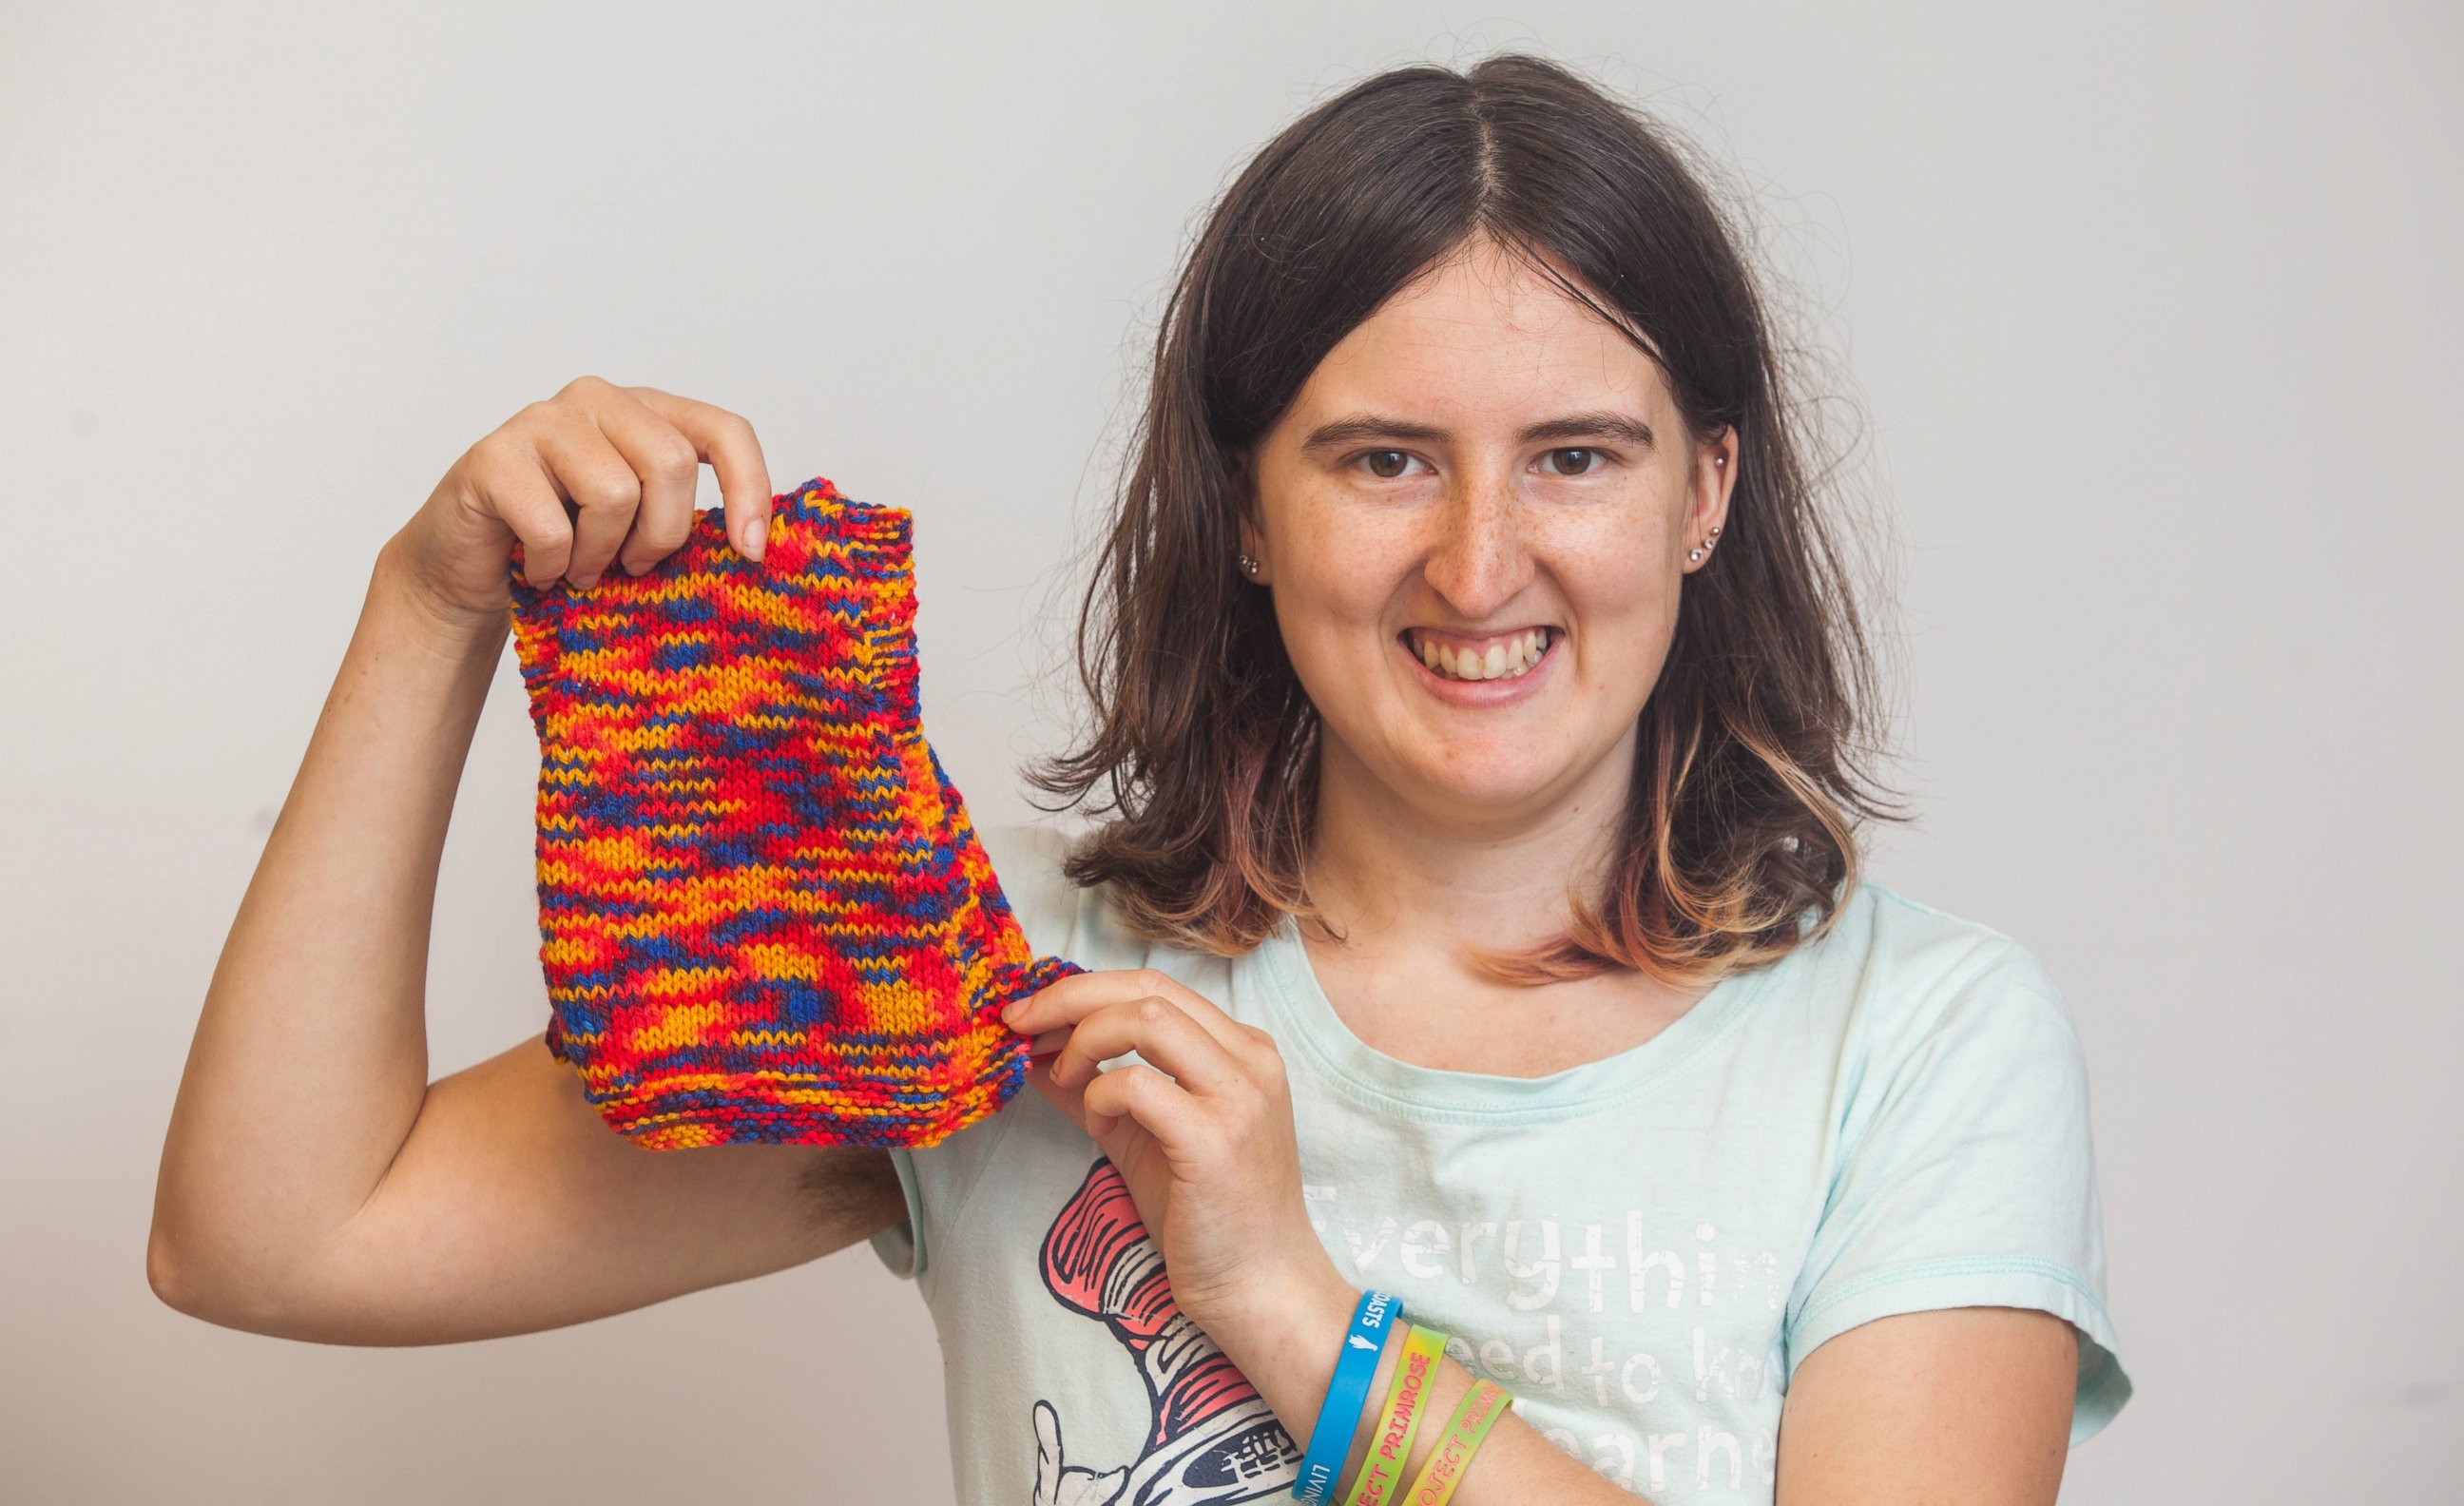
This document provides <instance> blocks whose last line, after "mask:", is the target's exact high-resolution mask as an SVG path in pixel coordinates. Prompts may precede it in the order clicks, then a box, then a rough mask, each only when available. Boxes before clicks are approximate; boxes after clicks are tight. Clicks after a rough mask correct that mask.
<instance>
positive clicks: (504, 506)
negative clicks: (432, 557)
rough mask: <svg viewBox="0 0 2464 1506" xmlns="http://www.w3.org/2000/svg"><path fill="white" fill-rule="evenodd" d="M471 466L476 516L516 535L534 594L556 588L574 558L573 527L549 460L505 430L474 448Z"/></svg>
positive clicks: (471, 495)
mask: <svg viewBox="0 0 2464 1506" xmlns="http://www.w3.org/2000/svg"><path fill="white" fill-rule="evenodd" d="M467 464H468V467H469V470H468V473H467V474H468V479H469V484H468V487H467V489H466V492H467V495H468V498H469V501H470V505H471V510H473V511H474V512H477V513H481V514H492V515H494V516H495V518H496V520H498V521H500V522H502V523H503V524H504V525H505V526H506V527H508V528H510V529H512V530H513V533H514V538H515V540H516V542H517V543H518V544H519V545H520V547H521V557H522V581H523V584H525V585H527V586H529V587H531V588H532V589H534V590H537V589H539V588H541V587H546V586H549V585H551V584H553V583H554V582H555V581H556V579H557V578H558V577H559V576H561V575H562V574H563V573H564V570H565V566H566V565H567V564H568V563H570V562H571V560H572V557H573V521H572V520H571V519H569V518H567V517H566V516H565V515H564V499H563V497H562V495H561V493H559V492H558V490H557V486H556V478H555V477H554V476H551V475H550V474H549V473H548V469H547V462H546V460H545V459H544V458H543V457H541V456H540V454H539V452H538V451H537V450H535V449H534V448H532V447H531V446H530V445H527V444H525V443H523V442H522V441H521V440H520V439H519V438H518V437H517V435H516V433H515V432H514V431H513V430H512V429H511V428H506V429H499V430H498V431H496V432H495V433H493V434H490V435H488V436H487V437H486V438H484V439H482V440H480V441H479V442H478V443H477V444H475V445H473V446H472V447H471V454H470V457H469V459H468V461H467ZM497 564H498V565H499V567H501V564H502V562H497Z"/></svg>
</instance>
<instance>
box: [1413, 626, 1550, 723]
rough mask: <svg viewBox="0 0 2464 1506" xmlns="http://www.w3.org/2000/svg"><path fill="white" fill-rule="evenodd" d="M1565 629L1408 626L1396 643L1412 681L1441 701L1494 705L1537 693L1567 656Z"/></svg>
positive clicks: (1472, 704)
mask: <svg viewBox="0 0 2464 1506" xmlns="http://www.w3.org/2000/svg"><path fill="white" fill-rule="evenodd" d="M1564 638H1565V633H1564V631H1562V630H1560V629H1558V628H1556V627H1553V626H1533V627H1526V628H1515V629H1510V630H1508V631H1504V632H1489V633H1462V632H1449V631H1445V630H1443V629H1440V628H1406V629H1404V630H1403V631H1401V632H1398V633H1397V634H1396V635H1395V646H1396V648H1397V652H1399V653H1401V654H1402V655H1403V657H1404V658H1405V660H1407V661H1408V662H1409V663H1410V665H1411V674H1412V677H1413V679H1414V680H1415V681H1416V682H1417V683H1418V684H1419V686H1420V688H1421V689H1422V690H1424V691H1426V692H1428V693H1429V694H1430V695H1432V696H1435V697H1436V698H1439V699H1440V700H1442V701H1445V702H1446V703H1448V704H1449V705H1456V706H1496V705H1502V704H1504V703H1506V702H1507V701H1514V700H1520V699H1522V698H1525V697H1527V696H1530V695H1534V694H1536V693H1537V692H1538V690H1539V688H1540V684H1541V681H1542V680H1543V679H1544V678H1548V677H1550V674H1551V666H1553V665H1554V664H1555V663H1556V661H1557V660H1558V659H1560V658H1562V657H1564V654H1563V653H1561V652H1559V645H1560V644H1561V643H1562V642H1563V641H1564Z"/></svg>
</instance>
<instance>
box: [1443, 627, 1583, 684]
mask: <svg viewBox="0 0 2464 1506" xmlns="http://www.w3.org/2000/svg"><path fill="white" fill-rule="evenodd" d="M1412 650H1413V652H1414V653H1418V654H1419V656H1420V662H1421V663H1423V664H1425V665H1427V666H1428V667H1429V670H1430V672H1431V673H1433V674H1437V675H1444V676H1445V677H1446V678H1448V679H1512V678H1514V677H1515V676H1516V675H1524V674H1528V673H1529V671H1530V669H1531V666H1532V665H1534V664H1537V663H1539V662H1540V655H1542V654H1544V653H1548V652H1549V630H1548V629H1546V628H1534V629H1532V630H1531V631H1529V632H1519V633H1516V634H1515V635H1513V636H1512V637H1508V638H1500V639H1497V640H1496V641H1494V642H1492V643H1490V644H1489V645H1488V646H1487V647H1486V648H1485V649H1482V650H1479V651H1474V650H1471V649H1467V648H1466V649H1449V648H1447V647H1446V646H1445V645H1443V644H1441V643H1432V642H1431V641H1429V640H1428V639H1426V638H1424V637H1421V636H1420V635H1419V633H1418V632H1415V633H1413V634H1412Z"/></svg>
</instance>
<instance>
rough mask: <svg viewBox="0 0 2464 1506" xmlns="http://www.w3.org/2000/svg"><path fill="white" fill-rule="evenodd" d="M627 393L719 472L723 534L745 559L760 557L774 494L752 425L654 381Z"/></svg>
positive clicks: (733, 414)
mask: <svg viewBox="0 0 2464 1506" xmlns="http://www.w3.org/2000/svg"><path fill="white" fill-rule="evenodd" d="M622 390H624V391H625V392H626V393H627V394H629V395H630V396H631V397H632V398H633V399H634V400H635V401H637V402H639V403H640V404H641V405H642V406H643V407H644V408H645V409H647V410H649V411H650V412H652V413H655V414H657V415H658V416H659V417H660V418H662V419H664V420H666V421H667V423H668V424H669V425H670V426H671V427H672V428H673V429H674V430H675V431H676V432H678V433H679V434H681V435H683V436H684V438H685V440H686V441H687V442H688V443H690V444H691V445H692V446H693V458H694V460H695V461H696V463H698V462H702V461H707V462H708V463H709V465H710V468H711V469H712V470H714V471H715V472H717V473H718V495H719V498H720V502H721V505H722V506H723V507H724V508H725V509H726V515H727V537H728V538H729V539H730V540H731V541H733V542H734V543H735V544H736V550H737V553H738V554H741V555H743V556H744V557H745V558H746V559H750V560H758V559H759V558H761V547H762V544H763V542H764V541H765V540H766V539H767V538H768V537H769V533H770V502H771V498H774V497H776V496H777V495H778V494H777V492H775V491H774V490H773V489H772V488H771V485H770V466H769V462H768V461H766V460H764V459H762V457H761V442H760V441H759V439H757V438H755V437H754V433H753V426H752V425H751V424H749V423H747V422H745V421H744V419H743V418H741V417H740V416H738V415H737V414H735V413H731V412H729V411H728V410H726V409H723V408H715V407H713V406H712V405H710V404H708V403H700V402H695V401H694V400H693V399H692V398H689V397H678V396H676V395H675V394H674V393H672V392H663V391H661V390H659V389H658V388H654V387H628V388H623V389H622Z"/></svg>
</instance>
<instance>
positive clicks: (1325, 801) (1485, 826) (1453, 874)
mask: <svg viewBox="0 0 2464 1506" xmlns="http://www.w3.org/2000/svg"><path fill="white" fill-rule="evenodd" d="M1633 766H1634V734H1633V733H1631V732H1629V733H1628V735H1627V737H1626V738H1625V740H1624V741H1623V742H1620V743H1619V744H1618V745H1617V747H1616V748H1615V749H1612V750H1611V751H1610V753H1609V754H1608V756H1607V757H1605V758H1603V759H1601V760H1600V761H1599V762H1598V763H1597V764H1595V766H1594V767H1593V768H1592V769H1591V770H1589V771H1587V772H1586V774H1585V775H1584V776H1583V777H1582V779H1581V780H1580V782H1579V783H1577V784H1575V785H1573V786H1570V787H1568V788H1566V789H1563V790H1556V791H1550V792H1548V793H1547V795H1546V796H1545V797H1542V798H1539V799H1535V800H1534V801H1533V802H1532V804H1531V805H1530V807H1529V808H1525V809H1520V810H1512V811H1498V810H1471V809H1465V808H1453V809H1447V808H1431V807H1430V806H1424V805H1421V804H1418V803H1414V802H1410V801H1408V800H1406V799H1404V798H1402V797H1400V796H1398V795H1397V792H1396V791H1395V790H1394V788H1393V787H1392V786H1389V785H1387V784H1385V783H1383V782H1382V781H1380V780H1378V779H1377V778H1375V776H1374V775H1373V774H1372V773H1371V771H1370V770H1369V769H1368V768H1367V767H1366V766H1364V765H1363V764H1361V763H1360V762H1359V761H1358V759H1357V758H1355V757H1354V756H1353V754H1352V752H1351V750H1350V749H1348V748H1346V747H1344V746H1343V745H1342V744H1341V743H1339V742H1334V741H1332V740H1331V739H1328V740H1326V741H1324V742H1321V743H1320V747H1319V763H1318V792H1317V818H1316V829H1315V832H1314V837H1313V840H1312V843H1311V849H1310V856H1309V874H1308V881H1309V896H1310V898H1311V900H1312V901H1313V902H1314V903H1315V904H1316V905H1317V906H1318V907H1319V909H1320V911H1321V912H1322V913H1323V914H1324V916H1325V918H1326V919H1327V921H1328V923H1329V924H1330V925H1331V927H1332V928H1333V929H1334V930H1336V931H1338V932H1340V933H1341V934H1342V935H1343V936H1344V937H1345V938H1346V942H1345V950H1346V951H1349V952H1353V954H1355V955H1359V954H1362V953H1369V954H1387V955H1393V954H1396V953H1397V952H1401V953H1406V954H1409V955H1415V956H1419V957H1428V956H1431V955H1448V954H1458V953H1460V952H1461V951H1462V950H1463V947H1464V945H1465V944H1466V943H1468V942H1472V941H1477V943H1478V944H1479V945H1480V946H1482V947H1483V948H1488V949H1500V948H1514V947H1520V946H1525V945H1529V944H1531V943H1534V942H1538V941H1545V940H1547V939H1548V938H1550V937H1551V936H1555V935H1558V934H1560V933H1561V932H1562V931H1563V929H1564V927H1565V924H1566V921H1567V920H1568V919H1569V918H1570V906H1571V904H1572V901H1573V898H1574V897H1575V896H1577V895H1579V894H1583V893H1585V892H1588V891H1589V890H1590V889H1591V888H1592V887H1593V885H1594V883H1595V880H1596V878H1597V877H1598V875H1601V874H1602V873H1603V872H1605V870H1606V867H1607V865H1608V863H1609V862H1610V861H1611V859H1612V856H1613V854H1614V853H1615V850H1616V842H1617V831H1618V827H1619V825H1620V822H1621V819H1622V817H1623V814H1624V807H1625V799H1626V791H1627V789H1628V787H1629V784H1630V781H1631V779H1632V771H1633Z"/></svg>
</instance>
